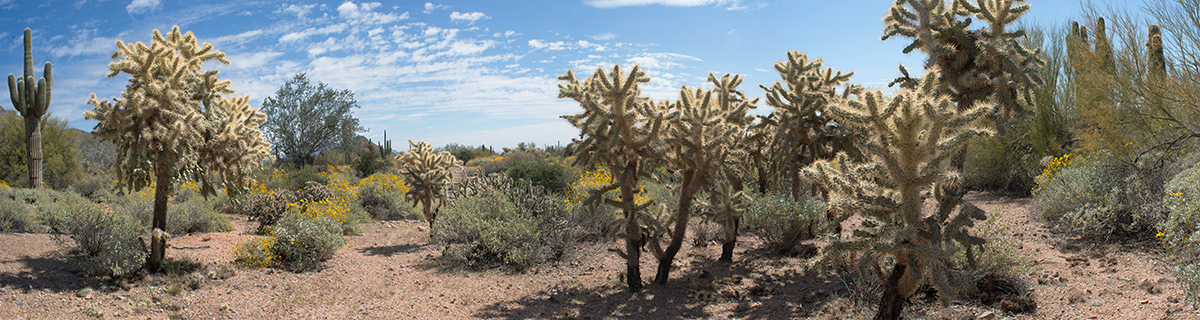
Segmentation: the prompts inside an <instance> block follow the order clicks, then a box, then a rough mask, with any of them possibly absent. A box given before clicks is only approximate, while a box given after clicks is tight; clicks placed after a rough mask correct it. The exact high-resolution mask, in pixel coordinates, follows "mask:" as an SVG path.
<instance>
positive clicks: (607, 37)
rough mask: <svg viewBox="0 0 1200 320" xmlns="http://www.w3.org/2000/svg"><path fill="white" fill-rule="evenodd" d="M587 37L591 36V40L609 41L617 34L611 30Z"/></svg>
mask: <svg viewBox="0 0 1200 320" xmlns="http://www.w3.org/2000/svg"><path fill="white" fill-rule="evenodd" d="M588 38H592V40H596V41H611V40H614V39H616V38H617V34H616V33H612V32H604V33H601V34H596V35H590V36H588Z"/></svg>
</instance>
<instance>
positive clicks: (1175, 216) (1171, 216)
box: [1156, 161, 1200, 301]
mask: <svg viewBox="0 0 1200 320" xmlns="http://www.w3.org/2000/svg"><path fill="white" fill-rule="evenodd" d="M1189 162H1190V164H1192V165H1191V166H1190V167H1188V168H1186V169H1184V170H1182V171H1180V172H1179V173H1177V174H1175V176H1174V177H1172V178H1171V180H1169V181H1168V182H1167V184H1166V186H1165V187H1164V190H1165V193H1166V195H1165V196H1164V197H1163V200H1162V203H1163V205H1164V207H1165V208H1166V212H1167V214H1166V219H1164V220H1163V221H1162V223H1160V224H1159V226H1158V229H1159V231H1158V233H1157V234H1156V237H1157V238H1158V240H1159V241H1160V242H1162V244H1163V246H1164V247H1166V248H1167V249H1168V250H1169V251H1170V252H1171V253H1172V254H1174V255H1175V257H1176V258H1177V259H1180V260H1182V261H1185V263H1184V264H1183V265H1182V266H1181V267H1179V269H1178V270H1176V271H1177V274H1178V276H1179V279H1180V281H1181V282H1183V283H1184V291H1186V292H1187V293H1188V296H1189V297H1190V298H1191V299H1193V301H1197V300H1196V299H1197V298H1200V263H1196V262H1193V261H1190V260H1192V259H1191V257H1195V256H1196V255H1197V254H1200V204H1198V203H1197V201H1200V182H1198V181H1200V162H1192V161H1189Z"/></svg>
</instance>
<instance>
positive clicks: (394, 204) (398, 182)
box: [358, 173, 420, 220]
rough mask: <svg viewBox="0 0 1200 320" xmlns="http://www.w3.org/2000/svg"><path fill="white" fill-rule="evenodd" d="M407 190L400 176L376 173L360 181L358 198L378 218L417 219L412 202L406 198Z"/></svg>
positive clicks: (372, 215)
mask: <svg viewBox="0 0 1200 320" xmlns="http://www.w3.org/2000/svg"><path fill="white" fill-rule="evenodd" d="M407 190H408V187H407V186H406V185H405V184H404V180H402V179H401V178H400V176H397V175H394V174H386V173H376V174H373V175H371V176H369V177H367V178H365V179H362V181H361V182H360V183H359V185H358V199H359V201H361V202H362V205H363V208H364V209H366V210H367V212H369V213H370V214H371V217H372V218H375V219H376V220H397V219H416V218H418V217H420V216H419V215H418V213H417V211H416V210H415V209H413V206H412V203H410V202H408V201H405V200H404V193H405V192H406V191H407Z"/></svg>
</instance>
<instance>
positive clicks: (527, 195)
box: [432, 175, 574, 270]
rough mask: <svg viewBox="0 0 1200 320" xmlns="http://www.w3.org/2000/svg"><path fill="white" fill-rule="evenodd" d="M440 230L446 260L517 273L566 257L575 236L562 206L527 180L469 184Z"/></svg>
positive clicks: (444, 215)
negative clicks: (503, 268)
mask: <svg viewBox="0 0 1200 320" xmlns="http://www.w3.org/2000/svg"><path fill="white" fill-rule="evenodd" d="M463 184H464V185H457V186H455V189H457V190H458V191H452V194H454V195H455V199H454V201H453V202H452V203H451V205H449V206H448V207H446V208H445V209H444V210H443V213H442V218H441V219H438V220H437V221H436V222H435V225H434V233H433V236H432V239H433V241H435V242H437V243H441V244H443V245H444V250H443V252H442V254H443V256H445V257H447V258H449V259H450V260H452V261H456V262H461V263H464V264H466V265H468V266H471V267H475V268H488V267H494V266H499V265H503V266H508V267H512V268H514V269H517V270H522V269H525V268H528V267H530V266H532V265H534V264H537V263H539V262H542V261H546V260H549V259H556V258H558V257H559V256H561V255H562V254H563V253H564V252H565V250H566V248H568V247H569V246H570V243H571V241H572V240H571V239H574V236H572V235H571V233H570V231H569V230H568V228H567V227H566V224H567V219H568V217H567V213H566V210H564V208H563V206H562V204H561V203H562V200H559V199H556V198H554V197H552V196H550V195H549V194H547V193H546V191H545V190H544V189H542V187H540V186H536V185H533V184H532V183H531V182H529V181H527V180H514V179H512V178H509V177H507V176H503V175H492V176H486V177H479V178H475V179H471V180H468V181H466V182H464V183H463Z"/></svg>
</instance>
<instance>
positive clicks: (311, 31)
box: [279, 23, 346, 42]
mask: <svg viewBox="0 0 1200 320" xmlns="http://www.w3.org/2000/svg"><path fill="white" fill-rule="evenodd" d="M345 30H346V25H345V24H341V23H339V24H335V25H330V26H325V27H321V28H308V29H305V30H302V31H297V32H291V33H288V34H285V35H283V36H282V37H279V42H293V41H300V40H304V39H305V38H308V37H311V36H314V35H325V34H330V33H340V32H342V31H345Z"/></svg>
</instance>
